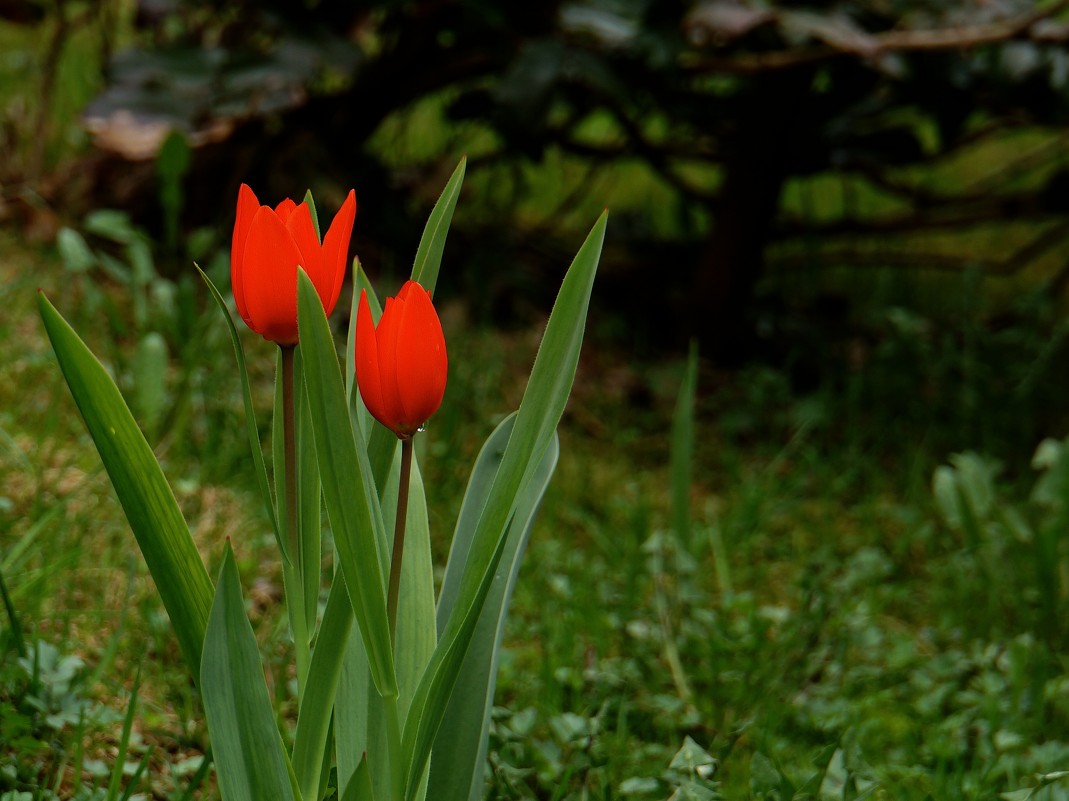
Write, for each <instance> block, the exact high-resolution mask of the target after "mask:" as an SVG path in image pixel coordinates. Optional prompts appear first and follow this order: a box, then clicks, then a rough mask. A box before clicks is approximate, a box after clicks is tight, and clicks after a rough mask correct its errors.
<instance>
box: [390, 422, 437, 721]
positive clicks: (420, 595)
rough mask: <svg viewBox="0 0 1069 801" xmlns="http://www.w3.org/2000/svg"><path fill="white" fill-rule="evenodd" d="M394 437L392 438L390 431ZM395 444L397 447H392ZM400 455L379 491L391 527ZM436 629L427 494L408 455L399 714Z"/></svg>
mask: <svg viewBox="0 0 1069 801" xmlns="http://www.w3.org/2000/svg"><path fill="white" fill-rule="evenodd" d="M394 439H395V440H396V439H397V438H396V437H394ZM395 450H396V449H395ZM400 467H401V456H400V452H398V453H397V459H396V460H395V463H394V466H393V469H392V470H391V471H390V473H389V477H388V480H387V481H386V482H385V484H386V486H385V487H384V491H383V496H382V497H383V500H382V510H383V522H384V523H385V525H386V530H387V531H393V526H394V520H395V519H396V517H397V484H398V479H399V478H400V473H401V470H400ZM437 639H438V634H437V630H436V628H435V623H434V566H433V564H432V562H431V534H430V523H429V520H428V516H427V496H426V492H425V490H424V488H423V476H422V475H421V474H420V470H419V463H418V460H417V459H413V460H412V479H411V485H410V486H409V493H408V514H407V517H406V523H405V546H404V554H403V558H402V560H401V586H400V591H399V594H398V604H397V645H396V647H395V649H394V651H395V658H396V659H397V685H398V689H399V690H400V695H399V697H398V709H399V712H400V717H401V720H404V719H405V716H406V715H407V714H408V706H409V704H410V703H411V701H412V696H413V695H414V694H415V692H416V687H417V686H418V684H419V680H420V677H421V676H422V675H423V671H424V670H425V669H426V668H427V663H428V662H429V661H430V658H431V654H432V653H434V645H435V643H436V642H437Z"/></svg>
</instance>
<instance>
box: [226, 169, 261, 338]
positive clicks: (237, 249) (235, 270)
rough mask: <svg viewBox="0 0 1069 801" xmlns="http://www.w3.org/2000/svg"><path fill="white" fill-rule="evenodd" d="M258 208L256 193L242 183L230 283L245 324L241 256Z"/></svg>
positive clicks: (231, 242)
mask: <svg viewBox="0 0 1069 801" xmlns="http://www.w3.org/2000/svg"><path fill="white" fill-rule="evenodd" d="M259 209H260V201H259V200H257V199H256V193H255V192H253V191H252V189H251V188H250V187H249V186H248V185H247V184H242V185H241V188H240V189H239V190H238V211H237V217H236V219H235V220H234V235H233V237H232V238H231V241H230V285H231V287H232V288H233V292H234V302H235V303H236V304H237V307H238V313H239V314H240V315H241V319H242V320H244V321H245V324H246V325H250V324H249V312H248V307H247V306H246V305H245V287H244V284H243V280H244V279H243V270H244V265H243V263H242V256H243V255H244V253H245V243H246V241H248V238H249V228H250V226H251V225H252V218H253V217H254V216H256V212H257V211H259ZM250 327H251V325H250Z"/></svg>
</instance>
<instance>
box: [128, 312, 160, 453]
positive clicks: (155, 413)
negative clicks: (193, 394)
mask: <svg viewBox="0 0 1069 801" xmlns="http://www.w3.org/2000/svg"><path fill="white" fill-rule="evenodd" d="M167 360H168V352H167V341H166V340H165V339H164V338H163V337H162V336H161V335H160V334H158V333H156V332H155V331H150V332H149V333H147V334H145V336H143V337H142V338H141V341H140V342H138V343H137V348H136V349H135V350H134V358H133V362H132V363H131V365H130V366H131V369H132V371H133V374H134V406H135V408H136V409H137V414H138V417H140V418H141V420H142V424H143V425H144V427H145V429H146V430H147V431H148V432H149V436H153V435H154V434H155V432H156V430H157V426H158V425H159V422H160V420H161V418H162V417H163V410H164V408H165V407H166V405H167Z"/></svg>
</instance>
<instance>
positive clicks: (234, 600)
mask: <svg viewBox="0 0 1069 801" xmlns="http://www.w3.org/2000/svg"><path fill="white" fill-rule="evenodd" d="M200 675H201V697H202V698H203V700H204V712H205V715H206V717H207V719H208V733H209V735H210V736H211V741H212V753H213V755H214V759H215V768H216V773H217V774H218V776H219V790H220V794H221V795H222V797H223V800H224V801H263V799H268V798H270V799H278V801H293V799H294V793H293V789H292V786H291V783H290V781H291V778H290V769H289V766H288V765H287V762H286V754H285V752H284V751H283V748H282V738H281V737H280V736H279V733H278V727H277V726H276V725H275V714H274V711H273V710H272V708H271V699H270V697H269V696H268V693H267V684H266V682H265V681H264V671H263V665H262V663H261V661H260V652H259V651H258V650H257V647H256V637H255V635H254V634H253V633H252V626H251V625H249V619H248V617H246V615H245V601H244V599H243V598H242V597H241V586H240V581H239V579H238V570H237V567H236V565H235V564H234V554H233V552H232V551H231V549H230V543H229V542H227V544H226V552H225V553H224V555H223V566H222V568H221V569H220V571H219V582H218V588H217V589H216V593H215V602H214V603H213V604H212V611H211V617H210V619H209V621H208V629H207V632H206V634H205V638H204V656H203V661H202V664H201V670H200Z"/></svg>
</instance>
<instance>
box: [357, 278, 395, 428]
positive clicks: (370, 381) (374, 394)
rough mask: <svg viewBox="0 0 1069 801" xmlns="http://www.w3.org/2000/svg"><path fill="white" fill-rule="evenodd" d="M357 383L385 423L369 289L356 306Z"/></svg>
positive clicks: (368, 404) (366, 399)
mask: <svg viewBox="0 0 1069 801" xmlns="http://www.w3.org/2000/svg"><path fill="white" fill-rule="evenodd" d="M355 344H356V385H357V387H358V388H359V390H360V397H361V398H363V399H364V405H365V406H367V410H368V411H369V412H371V416H372V417H374V418H375V419H376V420H378V421H379V422H380V423H382V424H383V425H386V426H388V425H389V423H387V422H385V421H386V420H387V419H388V417H387V415H386V408H385V406H384V404H383V402H382V381H381V379H380V373H379V350H378V346H377V345H376V332H375V322H374V320H372V318H371V307H370V306H369V305H368V302H367V291H366V290H360V300H359V302H358V305H357V307H356V343H355Z"/></svg>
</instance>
